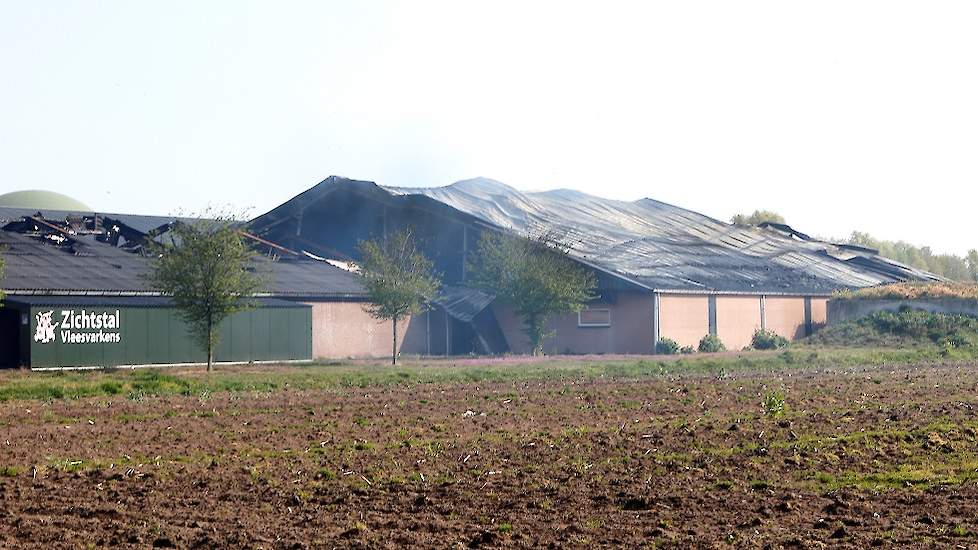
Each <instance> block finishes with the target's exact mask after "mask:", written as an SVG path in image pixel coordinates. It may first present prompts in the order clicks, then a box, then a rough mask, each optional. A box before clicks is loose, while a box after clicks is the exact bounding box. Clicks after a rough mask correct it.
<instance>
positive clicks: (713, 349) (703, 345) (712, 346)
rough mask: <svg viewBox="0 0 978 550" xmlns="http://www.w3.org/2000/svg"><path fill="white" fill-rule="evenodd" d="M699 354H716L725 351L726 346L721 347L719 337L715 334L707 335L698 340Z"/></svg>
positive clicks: (721, 343)
mask: <svg viewBox="0 0 978 550" xmlns="http://www.w3.org/2000/svg"><path fill="white" fill-rule="evenodd" d="M699 350H700V353H717V352H720V351H727V346H725V345H723V342H722V341H721V340H720V337H719V336H717V335H715V334H707V335H706V336H704V337H703V338H701V339H700V346H699Z"/></svg>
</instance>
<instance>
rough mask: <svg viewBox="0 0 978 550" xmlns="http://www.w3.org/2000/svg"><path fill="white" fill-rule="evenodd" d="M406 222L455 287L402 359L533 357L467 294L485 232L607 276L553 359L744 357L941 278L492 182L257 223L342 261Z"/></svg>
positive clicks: (767, 234) (715, 224) (276, 237)
mask: <svg viewBox="0 0 978 550" xmlns="http://www.w3.org/2000/svg"><path fill="white" fill-rule="evenodd" d="M406 227H409V228H411V229H412V231H413V233H414V234H415V235H416V236H417V237H418V239H419V243H420V245H421V246H422V248H423V250H424V252H425V253H426V254H427V255H428V257H429V258H431V259H432V261H433V262H434V263H435V266H436V269H437V270H438V271H439V272H441V273H442V274H443V276H444V282H445V285H446V293H445V295H444V296H443V297H442V299H441V302H442V304H445V305H446V306H447V307H444V308H443V312H444V315H432V314H430V313H429V314H423V315H421V316H419V317H418V318H416V319H413V320H412V321H411V323H410V325H409V333H410V334H413V335H416V338H413V339H412V340H411V341H410V342H409V343H408V344H407V345H406V347H405V348H404V350H405V351H409V352H417V353H435V354H443V353H447V354H460V353H472V352H474V353H506V352H514V353H522V352H526V351H527V350H528V342H527V341H526V339H525V337H524V336H523V334H522V332H521V328H522V327H521V324H520V320H519V319H518V318H517V317H516V316H515V314H514V312H513V308H512V306H511V305H510V304H505V303H501V302H499V301H496V300H493V299H492V297H491V296H486V295H485V294H483V293H480V292H477V291H472V290H467V289H466V288H465V284H466V273H465V270H466V258H467V256H468V255H470V254H473V253H475V245H476V243H477V242H478V240H479V237H480V235H481V234H482V233H483V232H485V231H493V232H502V233H507V234H515V235H534V234H541V233H547V234H552V235H557V236H559V237H560V238H561V239H562V241H563V242H564V243H565V244H567V245H568V246H570V248H571V256H572V258H573V259H574V260H576V261H578V262H580V264H581V265H583V266H585V267H587V268H589V269H593V270H594V272H595V273H596V274H597V276H598V280H599V298H598V299H597V300H595V301H594V302H592V303H590V304H588V306H587V308H586V309H585V310H583V311H581V312H580V313H578V314H573V315H565V316H561V317H559V318H556V319H554V320H553V321H552V327H551V328H552V330H553V334H554V335H553V337H551V338H550V339H549V341H548V342H547V346H546V350H547V351H548V352H549V353H649V352H651V351H652V350H653V349H655V344H656V342H657V341H658V339H660V338H663V337H668V338H671V339H673V340H676V341H677V342H678V343H679V344H680V345H690V346H696V344H697V343H698V341H699V340H700V338H702V337H703V336H704V335H707V334H714V335H717V336H719V337H720V338H721V340H722V341H723V342H724V343H725V344H726V345H727V347H728V348H730V349H740V348H742V347H744V346H746V345H748V344H749V343H750V339H751V336H752V335H753V333H754V331H755V330H757V329H766V330H770V331H774V332H776V333H778V334H781V335H782V336H785V337H787V338H789V339H796V338H799V337H803V336H805V335H807V334H810V333H811V332H812V331H813V330H815V329H817V328H818V327H819V326H820V325H821V324H823V323H824V322H825V315H826V301H827V299H828V297H829V296H830V295H831V294H832V293H833V292H834V291H836V290H840V289H847V288H861V287H867V286H874V285H879V284H885V283H891V282H896V281H905V280H932V279H934V276H933V275H931V274H928V273H925V272H922V271H919V270H916V269H913V268H910V267H908V266H905V265H902V264H899V263H896V262H893V261H891V260H888V259H886V258H883V257H880V256H879V255H877V254H876V253H875V252H874V251H871V250H867V249H862V248H857V247H850V246H844V245H836V244H832V243H828V242H823V241H819V240H816V239H812V238H810V237H808V236H807V235H804V234H803V233H800V232H797V231H795V230H793V229H792V228H791V227H788V226H785V225H768V226H765V227H760V228H757V227H742V226H735V225H731V224H727V223H724V222H721V221H718V220H715V219H712V218H710V217H708V216H705V215H702V214H698V213H696V212H692V211H689V210H685V209H682V208H679V207H676V206H672V205H669V204H665V203H662V202H658V201H654V200H651V199H642V200H638V201H634V202H624V201H615V200H608V199H603V198H599V197H594V196H591V195H587V194H584V193H580V192H576V191H570V190H555V191H548V192H540V193H522V192H519V191H517V190H515V189H513V188H510V187H508V186H506V185H503V184H501V183H499V182H495V181H492V180H487V179H475V180H468V181H462V182H458V183H455V184H453V185H449V186H446V187H433V188H396V187H383V186H379V185H377V184H375V183H372V182H366V181H355V180H349V179H344V178H340V177H336V176H333V177H330V178H328V179H326V180H325V181H323V182H321V183H320V184H318V185H316V186H315V187H313V188H311V189H309V190H307V191H306V192H304V193H302V194H300V195H298V196H296V197H295V198H293V199H291V200H289V201H288V202H286V203H284V204H282V205H281V206H279V207H277V208H275V209H273V210H271V211H270V212H268V213H266V214H264V215H262V216H259V217H258V218H256V219H254V220H252V221H251V223H250V224H249V230H250V231H251V232H252V233H253V234H255V235H258V236H260V237H262V238H265V239H268V240H270V241H274V242H277V243H280V244H282V245H283V246H286V247H289V248H291V249H294V250H301V251H304V252H306V253H309V254H312V255H316V256H318V257H323V258H329V259H332V260H337V261H351V260H356V254H357V252H356V250H357V243H358V242H359V241H361V240H366V239H372V238H378V237H382V236H383V235H385V234H386V233H388V232H390V231H393V230H396V229H399V228H406ZM419 344H420V345H419Z"/></svg>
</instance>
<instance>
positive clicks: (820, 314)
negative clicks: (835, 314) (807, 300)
mask: <svg viewBox="0 0 978 550" xmlns="http://www.w3.org/2000/svg"><path fill="white" fill-rule="evenodd" d="M828 309H829V299H828V298H812V330H818V329H820V328H822V327H824V326H825V325H826V324H827V323H828V321H829V314H828Z"/></svg>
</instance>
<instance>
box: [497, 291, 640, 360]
mask: <svg viewBox="0 0 978 550" xmlns="http://www.w3.org/2000/svg"><path fill="white" fill-rule="evenodd" d="M491 307H492V310H493V314H494V315H495V316H496V320H497V321H498V322H499V326H500V328H501V329H502V332H503V336H504V337H505V338H506V342H507V343H508V344H509V348H510V351H511V352H512V353H529V352H530V351H531V350H530V342H529V340H528V339H527V337H526V335H525V334H524V333H523V321H522V320H521V319H520V317H519V316H517V315H516V312H515V310H514V308H513V306H512V305H510V304H502V303H497V304H493V305H492V306H491ZM591 307H593V308H602V309H604V308H607V309H609V310H611V326H610V327H580V326H578V317H577V314H576V313H571V314H567V315H561V316H558V317H556V318H554V319H552V320H551V321H550V324H549V330H550V331H552V332H553V333H554V335H553V336H552V337H550V338H547V339H546V340H545V341H544V351H545V352H546V353H548V354H561V353H572V354H602V353H650V352H651V350H652V295H651V294H649V293H644V292H620V293H618V296H617V299H616V300H615V302H614V303H611V304H598V303H595V304H592V305H591Z"/></svg>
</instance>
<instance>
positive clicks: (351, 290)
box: [0, 208, 365, 299]
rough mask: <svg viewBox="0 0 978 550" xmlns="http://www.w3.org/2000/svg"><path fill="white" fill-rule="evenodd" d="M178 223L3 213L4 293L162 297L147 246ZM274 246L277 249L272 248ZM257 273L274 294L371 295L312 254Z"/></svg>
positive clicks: (267, 261) (263, 265)
mask: <svg viewBox="0 0 978 550" xmlns="http://www.w3.org/2000/svg"><path fill="white" fill-rule="evenodd" d="M177 221H179V220H178V219H176V218H172V217H157V216H134V215H125V214H110V215H98V216H95V215H94V214H91V213H81V212H58V213H40V212H28V213H25V211H23V210H20V209H11V208H0V251H2V256H3V258H4V264H5V266H4V272H5V276H4V278H3V279H0V288H2V289H3V290H4V291H5V292H6V293H7V294H10V295H101V296H147V295H154V294H158V293H157V292H155V291H154V290H153V289H152V288H151V287H150V285H149V282H148V280H147V279H146V275H147V274H148V273H149V269H150V259H149V258H148V257H147V256H145V255H143V254H142V253H141V244H140V243H141V242H142V241H143V239H145V238H154V237H155V236H156V234H157V232H161V231H165V230H166V229H167V228H168V227H169V226H170V224H172V223H174V222H177ZM120 236H124V237H121V238H120ZM259 244H260V243H259ZM268 247H271V248H272V249H274V248H275V245H274V244H273V243H268ZM278 248H279V249H280V248H281V247H278ZM252 268H253V269H254V270H255V271H258V272H260V273H263V274H265V275H266V276H267V277H268V284H267V290H266V292H265V293H264V294H267V295H269V296H276V297H283V298H310V299H317V298H320V299H322V298H328V299H345V298H351V299H362V298H364V297H365V292H364V290H363V287H362V285H361V284H360V282H359V281H358V280H357V277H356V275H354V274H352V273H349V272H347V271H344V270H342V269H339V268H337V267H333V266H331V265H329V264H328V263H326V262H323V261H316V260H313V259H310V258H307V257H304V256H295V255H289V256H283V257H281V258H280V257H278V256H269V255H264V256H259V257H258V258H256V259H255V260H254V262H253V266H252Z"/></svg>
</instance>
